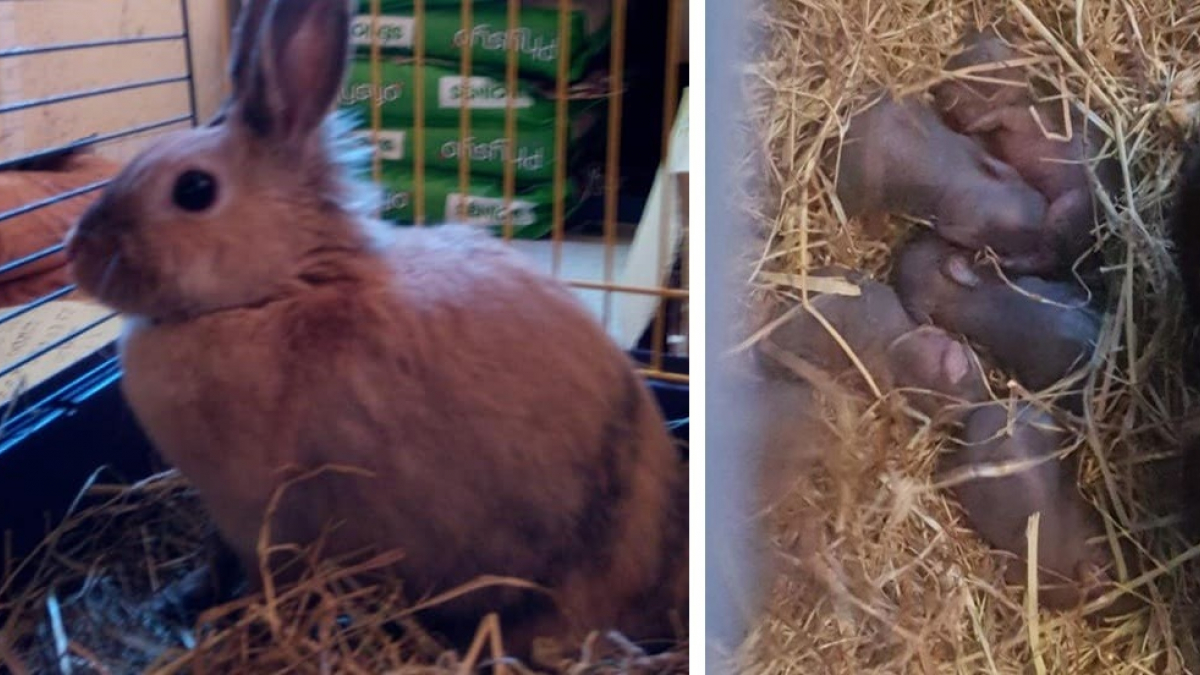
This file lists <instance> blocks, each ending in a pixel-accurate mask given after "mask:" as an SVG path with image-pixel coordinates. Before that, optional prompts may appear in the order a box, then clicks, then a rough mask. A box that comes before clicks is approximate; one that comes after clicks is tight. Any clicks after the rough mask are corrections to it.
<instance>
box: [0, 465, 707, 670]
mask: <svg viewBox="0 0 1200 675" xmlns="http://www.w3.org/2000/svg"><path fill="white" fill-rule="evenodd" d="M93 482H94V484H92V485H90V486H89V487H87V489H85V490H84V492H83V493H82V494H81V496H80V498H79V499H78V500H77V502H76V505H75V507H74V508H73V509H72V513H71V514H70V515H69V516H68V517H67V518H66V519H65V520H64V521H63V522H62V523H61V524H60V525H59V526H57V527H55V528H54V529H53V530H52V531H51V532H50V533H49V534H48V535H47V537H46V538H45V540H44V541H43V542H42V543H41V545H40V546H39V547H38V549H37V550H36V551H34V552H33V553H31V554H30V555H28V556H26V557H25V558H24V559H22V560H15V559H12V558H11V557H9V556H8V555H6V556H5V559H4V560H3V564H4V567H3V569H2V571H3V573H4V574H3V576H2V577H0V672H4V673H12V674H13V675H25V674H27V673H62V674H63V675H82V674H85V673H86V674H89V675H91V674H97V675H109V674H113V675H116V674H118V673H122V674H123V673H155V674H159V675H167V674H171V673H202V672H213V673H260V672H261V673H267V672H272V673H275V672H278V673H284V672H286V673H321V674H325V673H359V674H363V675H366V674H368V673H370V674H374V673H395V674H399V673H429V674H436V673H467V672H475V671H477V670H479V669H480V668H481V667H484V666H487V665H489V664H491V665H497V666H499V667H498V668H497V669H496V671H495V672H509V673H522V672H531V668H529V667H528V666H527V665H525V664H522V663H520V662H516V661H515V660H514V659H511V658H509V657H507V656H506V655H505V653H504V650H503V642H502V640H503V630H502V627H501V626H499V625H498V622H497V621H496V620H495V619H494V617H490V616H489V617H487V618H485V619H484V620H483V621H482V622H481V623H480V626H479V629H478V632H477V634H476V636H475V640H474V642H473V643H472V645H471V646H470V648H469V649H468V650H467V651H466V653H461V654H460V653H457V652H455V651H453V650H451V649H449V648H447V647H446V646H445V645H444V644H443V643H441V642H440V641H439V640H438V639H437V638H436V637H435V636H433V635H431V634H429V633H428V632H426V631H424V630H423V629H422V627H421V626H420V625H419V623H418V622H417V621H415V620H414V619H413V618H412V615H413V612H414V611H416V610H417V609H419V608H421V607H425V606H431V605H435V604H437V603H439V602H444V601H446V600H448V599H449V598H451V597H456V596H458V595H462V594H465V593H469V592H470V591H472V590H474V589H475V588H478V587H481V586H485V585H494V584H497V583H513V584H523V583H524V582H520V581H519V580H506V579H496V578H484V579H480V580H478V581H477V582H475V583H472V584H468V585H467V586H464V587H462V588H459V589H453V590H451V591H447V592H446V593H444V594H442V595H440V596H438V597H435V598H430V599H419V600H420V602H417V603H414V602H410V601H409V599H406V598H405V595H404V588H403V581H402V580H400V579H396V578H394V576H393V575H389V574H386V573H380V574H373V573H372V572H373V571H374V570H376V569H377V570H379V571H380V572H383V570H384V569H385V568H386V567H387V565H389V564H390V563H391V562H394V560H395V556H389V555H383V556H380V557H377V558H373V559H371V560H368V561H365V562H359V563H356V564H355V565H354V566H352V567H351V566H346V565H339V564H337V563H336V562H329V561H320V562H318V561H317V560H315V559H310V560H308V561H307V562H308V564H307V565H306V567H307V571H306V572H305V573H304V574H303V575H302V578H301V581H300V582H298V583H297V584H295V585H294V586H291V587H287V588H280V589H270V588H268V589H266V590H265V592H260V593H257V594H254V595H246V596H244V597H240V598H238V599H235V600H233V601H231V602H228V603H226V604H222V605H218V606H216V607H212V608H210V609H207V610H205V611H203V613H201V614H200V616H199V618H198V620H192V619H191V618H185V616H184V613H181V612H179V611H178V609H177V608H176V607H175V606H174V605H173V604H172V603H171V602H170V592H169V591H166V592H164V589H168V588H172V587H173V584H176V583H177V582H180V581H181V580H183V579H184V578H185V577H186V576H188V575H189V573H191V572H193V571H195V570H199V569H202V568H203V565H205V564H206V563H207V562H208V561H209V560H210V557H211V554H210V548H209V546H210V542H211V539H210V537H211V536H212V535H213V534H214V530H213V526H212V524H211V521H210V520H209V519H208V517H207V516H206V515H205V513H204V510H203V508H202V506H201V504H200V500H199V497H198V495H197V494H196V493H195V491H194V489H193V488H192V487H191V485H190V484H189V483H188V482H187V481H186V480H185V479H184V478H182V477H181V476H180V475H179V474H178V473H177V472H174V471H168V472H165V473H162V474H158V475H155V476H151V477H149V478H147V479H145V480H143V481H140V482H138V483H136V484H133V485H128V484H104V483H101V482H100V481H99V480H94V481H93ZM310 553H311V551H310V552H306V553H302V554H301V558H304V557H306V556H308V555H309V554H310ZM564 647H566V648H564ZM572 647H575V648H572ZM578 647H579V646H577V645H572V646H562V645H549V649H547V650H543V651H541V652H540V653H535V660H537V661H538V664H537V669H538V671H541V672H559V673H572V674H578V675H585V674H593V673H594V674H596V675H604V674H608V673H646V674H650V673H679V672H686V670H687V658H688V648H687V645H686V643H683V642H681V643H680V644H679V645H678V646H677V647H676V648H675V649H673V650H671V651H668V652H665V653H662V654H655V655H647V654H645V653H643V652H641V650H640V649H638V648H637V647H636V646H634V645H632V644H630V643H628V642H627V641H626V640H624V638H623V637H622V636H620V635H617V634H613V633H610V634H604V635H601V634H593V635H591V636H589V637H588V639H587V640H586V642H585V643H584V644H583V645H582V646H581V648H578ZM535 652H538V650H536V649H535Z"/></svg>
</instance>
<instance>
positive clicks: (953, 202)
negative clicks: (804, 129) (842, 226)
mask: <svg viewBox="0 0 1200 675" xmlns="http://www.w3.org/2000/svg"><path fill="white" fill-rule="evenodd" d="M837 196H838V199H839V200H840V201H841V203H842V205H843V206H844V208H845V209H846V212H847V214H848V215H851V216H855V215H860V214H869V213H879V212H896V213H905V214H909V215H913V216H919V217H928V218H931V219H932V220H933V224H934V227H935V228H936V229H937V231H938V234H940V235H941V236H943V237H945V238H946V239H948V240H950V241H953V242H955V243H957V244H959V245H960V246H965V247H967V248H970V249H972V250H977V249H983V248H985V247H990V248H992V249H993V250H994V251H995V252H996V254H997V255H998V256H999V257H1000V260H1001V262H1002V264H1003V265H1005V267H1006V268H1009V269H1012V270H1013V271H1016V272H1019V273H1029V274H1032V273H1041V272H1046V271H1049V270H1051V269H1053V268H1054V266H1055V264H1056V259H1055V256H1054V250H1053V247H1052V246H1051V245H1050V240H1049V238H1048V237H1049V235H1048V234H1047V232H1046V231H1045V229H1044V227H1043V221H1044V220H1045V216H1046V200H1045V198H1044V197H1043V196H1042V195H1040V194H1039V193H1038V192H1037V191H1036V190H1034V189H1033V188H1031V187H1029V185H1027V184H1026V183H1025V182H1024V181H1023V180H1022V179H1021V176H1020V175H1019V174H1018V173H1017V172H1016V171H1015V170H1013V168H1012V167H1010V166H1008V165H1006V164H1004V163H1003V162H1001V161H1000V160H998V159H996V158H995V157H992V156H991V155H989V154H988V153H987V152H986V151H985V150H984V148H983V147H982V146H981V145H979V144H978V143H977V142H975V141H974V140H972V139H971V138H968V137H967V136H963V135H961V134H957V133H955V132H954V131H952V130H950V128H949V127H947V126H946V125H945V124H944V123H943V122H942V121H941V119H940V118H939V117H938V115H937V113H935V112H934V111H933V110H932V109H931V108H930V107H929V106H927V105H925V104H924V103H922V102H921V101H919V100H916V99H912V98H908V99H900V100H897V99H894V98H892V97H890V96H884V97H883V98H882V99H881V100H879V101H878V102H876V103H875V104H874V105H872V106H871V107H869V108H867V109H866V110H864V111H862V112H860V113H858V114H856V115H855V116H854V117H853V118H852V119H851V120H850V126H849V128H848V130H847V131H846V136H845V141H844V143H843V144H842V147H841V160H840V163H839V165H838V171H837Z"/></svg>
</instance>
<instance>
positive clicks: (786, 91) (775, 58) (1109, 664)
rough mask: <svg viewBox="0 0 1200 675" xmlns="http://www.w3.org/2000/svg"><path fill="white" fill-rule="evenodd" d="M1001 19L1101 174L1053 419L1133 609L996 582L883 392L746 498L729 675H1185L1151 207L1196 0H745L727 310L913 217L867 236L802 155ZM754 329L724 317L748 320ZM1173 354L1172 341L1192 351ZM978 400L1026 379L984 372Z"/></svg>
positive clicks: (766, 296) (1171, 434) (1180, 394)
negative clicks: (741, 132) (808, 463)
mask: <svg viewBox="0 0 1200 675" xmlns="http://www.w3.org/2000/svg"><path fill="white" fill-rule="evenodd" d="M997 18H1002V19H1004V20H1006V21H1007V22H1009V23H1010V24H1012V25H1013V26H1014V27H1015V28H1016V30H1017V32H1018V34H1019V35H1021V36H1022V38H1023V40H1024V42H1025V43H1027V44H1029V45H1030V46H1031V47H1032V49H1033V51H1035V52H1036V54H1037V56H1038V57H1039V58H1038V59H1037V63H1036V64H1035V65H1034V66H1033V67H1034V68H1035V69H1036V70H1037V71H1038V72H1039V73H1040V74H1042V75H1044V76H1046V77H1049V78H1050V79H1051V81H1054V82H1058V83H1059V84H1060V88H1061V89H1063V90H1064V91H1065V92H1066V93H1067V94H1068V98H1069V100H1071V101H1072V103H1073V104H1075V105H1077V106H1079V107H1081V108H1082V109H1084V110H1087V111H1089V115H1090V117H1091V118H1092V119H1093V120H1095V121H1096V122H1098V123H1099V124H1100V126H1101V127H1102V129H1103V131H1104V133H1105V134H1106V136H1107V137H1108V138H1109V141H1108V143H1107V149H1106V151H1107V152H1109V153H1111V154H1112V156H1113V157H1114V158H1115V159H1116V160H1117V161H1118V162H1119V163H1120V165H1121V167H1122V169H1123V172H1122V173H1123V175H1122V178H1123V183H1122V185H1121V188H1120V189H1119V190H1117V191H1116V192H1115V193H1112V194H1107V195H1102V196H1101V197H1100V202H1099V203H1100V206H1099V210H1100V212H1101V213H1102V214H1103V215H1104V218H1103V220H1104V222H1103V225H1102V230H1101V233H1100V236H1101V238H1102V244H1103V248H1104V256H1105V261H1106V266H1105V277H1106V281H1107V286H1108V288H1109V289H1110V293H1109V296H1110V298H1109V301H1108V306H1107V315H1106V319H1105V323H1104V327H1103V330H1102V333H1101V338H1100V344H1099V346H1098V349H1097V356H1096V358H1095V359H1094V360H1093V362H1092V366H1091V368H1090V369H1089V371H1088V373H1087V376H1086V378H1084V379H1083V380H1082V381H1081V382H1079V383H1078V384H1076V385H1075V386H1082V387H1084V392H1085V397H1086V400H1087V401H1088V405H1087V406H1085V407H1086V408H1087V412H1086V414H1085V415H1084V416H1083V418H1082V419H1077V420H1075V423H1074V428H1075V429H1076V430H1077V432H1078V443H1077V444H1076V446H1075V453H1076V455H1077V456H1078V458H1079V462H1080V470H1079V483H1080V486H1081V489H1082V491H1083V493H1084V494H1085V496H1086V497H1087V498H1088V499H1089V500H1090V501H1092V502H1094V503H1095V504H1096V506H1097V508H1098V509H1099V510H1100V511H1101V512H1102V513H1103V514H1105V516H1106V518H1105V520H1106V521H1107V523H1108V531H1109V534H1108V536H1109V537H1110V538H1116V539H1128V540H1131V541H1132V542H1133V544H1134V546H1133V550H1134V551H1135V552H1136V554H1135V555H1133V556H1132V558H1131V559H1128V560H1126V561H1125V562H1126V565H1127V575H1126V576H1125V579H1126V580H1127V581H1126V583H1125V589H1126V590H1128V591H1129V592H1131V593H1133V594H1135V595H1136V596H1138V597H1140V598H1142V599H1143V600H1144V603H1143V608H1142V609H1141V610H1139V611H1137V612H1135V613H1133V614H1131V615H1127V616H1124V617H1119V618H1116V619H1113V620H1107V621H1096V620H1094V619H1093V620H1085V619H1084V617H1083V612H1082V611H1081V610H1076V611H1072V612H1067V613H1065V614H1055V613H1051V612H1038V611H1036V610H1032V609H1030V608H1029V607H1028V606H1027V604H1026V597H1025V595H1024V591H1022V590H1021V589H1014V588H1006V587H1005V585H1004V582H1003V574H1002V566H1003V565H1004V564H1006V562H1005V561H1004V560H1003V559H1001V558H999V557H998V556H995V555H993V554H992V553H990V552H989V550H988V549H987V547H986V546H985V545H984V544H983V543H982V541H981V540H980V539H979V538H978V537H977V536H976V535H975V534H974V533H973V532H972V531H971V530H970V529H968V528H967V526H966V525H965V523H964V521H963V518H962V515H961V512H960V511H959V508H958V506H957V505H956V504H955V503H954V502H953V500H952V499H949V498H948V497H947V495H946V494H944V493H943V492H942V491H941V490H939V489H938V488H937V486H936V485H935V484H934V482H933V473H934V468H935V465H936V458H937V454H938V453H939V452H941V451H944V450H946V449H947V448H948V437H947V434H946V432H945V431H944V430H942V429H931V428H929V427H928V426H927V425H924V424H923V423H922V422H921V421H920V420H914V419H912V417H911V416H906V415H905V414H904V413H903V412H902V411H901V410H900V409H899V406H898V405H897V402H896V401H895V400H891V399H887V398H885V399H884V400H882V401H869V405H868V406H864V407H861V408H859V409H857V410H855V411H854V414H853V415H851V416H849V417H847V416H844V415H843V416H842V418H841V419H840V420H834V421H833V422H832V423H833V424H834V425H835V427H836V429H835V431H836V432H837V434H838V435H839V439H840V440H839V442H838V443H836V444H835V445H836V447H832V448H829V449H828V452H827V453H826V461H825V462H824V463H823V464H822V465H821V466H819V467H817V468H816V469H815V470H814V471H813V472H811V474H810V475H806V476H801V477H799V479H798V483H797V485H796V486H795V488H794V489H793V490H792V491H791V492H790V493H789V495H788V496H787V498H786V499H785V500H784V501H782V502H779V503H777V504H775V505H774V506H773V508H771V509H770V510H769V511H768V512H767V513H766V515H765V522H766V525H767V526H766V529H765V532H766V534H767V549H768V554H769V555H768V558H769V561H770V564H772V565H774V572H775V573H774V574H772V575H769V576H768V577H767V580H766V582H765V583H766V586H767V592H766V593H765V594H764V595H765V597H766V598H768V599H769V600H768V606H767V607H766V610H765V612H764V616H763V617H762V618H761V620H759V621H757V623H756V624H755V625H754V627H753V629H752V630H751V633H750V634H749V636H748V638H747V639H746V641H745V643H744V644H743V645H742V647H741V649H740V653H739V654H737V655H736V656H737V658H738V659H739V662H740V666H741V668H742V669H743V672H750V673H760V672H761V673H766V672H770V673H785V672H790V673H805V674H809V673H812V674H816V673H912V672H922V673H924V672H939V673H976V672H995V673H1039V674H1040V673H1182V672H1200V652H1198V651H1197V644H1196V638H1195V628H1196V626H1198V625H1200V623H1198V622H1200V617H1197V611H1198V610H1197V596H1198V595H1200V569H1197V565H1196V563H1195V559H1196V558H1197V557H1198V556H1200V547H1196V546H1194V545H1193V544H1192V543H1191V542H1190V541H1189V540H1188V538H1187V537H1185V536H1184V535H1183V534H1181V533H1180V528H1179V527H1178V526H1179V524H1180V515H1179V514H1180V508H1181V503H1182V500H1183V498H1185V497H1186V498H1192V499H1194V498H1195V496H1194V495H1188V494H1181V490H1180V480H1179V474H1180V446H1181V444H1182V443H1183V442H1184V441H1185V440H1186V439H1187V438H1188V437H1189V430H1188V429H1189V424H1188V421H1187V417H1186V411H1189V410H1192V409H1194V408H1195V406H1196V403H1197V401H1196V390H1195V389H1194V388H1193V387H1192V386H1190V385H1189V384H1188V382H1189V379H1188V372H1187V371H1188V368H1187V367H1186V364H1185V361H1186V360H1187V357H1186V354H1188V353H1190V351H1189V350H1190V344H1191V335H1190V327H1189V326H1188V325H1187V321H1186V319H1185V316H1184V312H1185V310H1184V308H1183V298H1182V295H1181V290H1180V288H1179V280H1178V275H1177V271H1176V270H1175V269H1174V266H1173V261H1172V259H1171V255H1170V249H1169V246H1168V243H1167V241H1166V234H1165V233H1166V223H1165V219H1166V217H1167V215H1168V213H1169V208H1170V203H1171V201H1172V195H1173V189H1174V179H1175V176H1176V173H1177V170H1178V166H1179V160H1180V153H1181V150H1182V148H1183V142H1184V139H1185V138H1186V137H1187V136H1188V134H1189V133H1191V131H1192V128H1193V126H1194V122H1195V118H1196V113H1197V103H1196V101H1197V100H1198V99H1197V90H1196V87H1197V82H1198V81H1200V56H1197V55H1198V54H1200V38H1198V37H1197V30H1200V7H1197V6H1196V5H1195V4H1194V3H1177V2H1168V1H1166V0H1093V1H1082V0H1081V1H1079V2H1072V1H1066V0H1062V1H1048V0H1043V1H1040V2H1039V1H1038V0H1009V1H1008V2H991V3H986V2H965V1H959V0H924V1H916V0H898V1H896V2H877V1H870V0H839V1H836V2H834V1H829V0H766V1H765V2H764V4H762V5H761V6H760V7H758V8H757V9H756V12H755V14H754V17H753V23H754V27H755V38H756V41H757V42H758V45H757V48H758V51H757V53H756V54H754V56H753V57H752V59H751V62H750V64H749V65H748V67H747V69H746V71H745V82H746V86H747V90H746V91H747V93H748V100H749V101H750V106H749V109H748V111H747V118H748V119H747V122H748V124H747V134H748V138H749V139H750V141H751V143H750V145H751V146H752V151H751V153H750V155H749V157H748V158H746V159H745V161H744V162H743V163H742V164H741V167H740V168H741V169H742V170H743V173H744V175H745V177H746V181H745V183H746V185H747V193H746V194H745V195H744V203H745V204H746V205H747V209H748V210H749V211H750V215H751V217H752V218H753V220H755V221H756V222H757V223H758V225H759V226H760V227H759V230H758V231H759V233H760V234H761V241H760V243H761V246H760V247H759V248H757V249H756V250H755V251H753V253H752V255H751V256H750V258H751V259H750V260H749V261H748V268H749V269H748V270H747V274H746V277H745V278H747V279H749V280H750V284H751V293H750V297H749V301H748V303H747V308H748V310H749V314H750V315H751V316H755V317H758V318H761V317H762V316H763V315H764V314H768V313H769V310H765V309H764V308H768V307H770V306H772V305H775V304H777V303H779V302H794V301H796V300H797V299H798V298H799V297H800V296H801V294H802V293H803V292H804V290H803V289H804V288H805V284H806V277H805V276H804V275H803V274H802V272H803V271H804V270H806V269H809V268H812V267H814V266H817V265H825V264H830V263H832V264H839V265H848V266H851V267H856V268H859V269H862V270H865V271H867V272H868V273H869V274H871V275H872V276H874V277H875V278H877V279H886V278H887V274H888V272H889V265H890V257H891V251H892V250H893V248H894V246H895V244H896V243H897V242H898V241H899V240H900V239H902V238H903V237H904V236H905V235H906V234H907V233H908V232H910V231H911V229H912V228H913V227H914V226H916V225H915V224H914V223H913V222H912V221H910V220H907V219H903V218H900V217H891V218H890V219H889V223H888V227H887V228H886V231H884V232H871V233H867V232H865V231H864V229H863V226H862V224H861V223H859V222H858V221H856V220H850V221H848V220H847V219H846V218H844V217H843V216H842V215H841V210H840V205H839V204H837V200H836V198H835V197H834V196H833V190H832V185H833V183H832V181H833V177H832V176H831V175H829V173H828V172H827V171H826V169H825V165H823V163H822V151H823V150H824V149H827V148H829V147H831V144H832V143H836V140H837V138H838V135H839V134H840V133H841V132H842V130H843V129H844V127H845V124H846V121H847V120H848V118H849V116H850V115H851V114H852V113H854V112H856V111H857V110H859V109H861V108H862V107H863V106H864V105H865V104H867V103H869V102H870V97H869V95H870V94H871V93H872V92H873V91H875V90H877V88H878V87H880V86H883V87H886V88H889V89H891V90H893V91H895V92H898V93H901V94H907V93H915V92H920V91H923V90H926V89H927V88H928V87H929V86H930V85H931V84H933V83H934V82H936V81H938V79H939V78H941V77H944V76H945V74H944V73H943V71H942V68H941V64H942V63H944V62H945V60H946V58H947V56H948V55H949V54H950V53H952V51H953V50H954V48H955V42H956V41H957V40H958V38H959V37H960V36H961V35H962V32H963V30H964V29H965V28H967V27H968V26H982V25H985V24H987V23H990V22H992V21H993V20H995V19H997ZM756 327H757V325H750V326H747V334H752V333H753V331H754V329H755V328H756ZM1193 360H1194V359H1193ZM991 384H992V390H993V393H994V394H995V395H996V396H997V397H998V398H1007V397H1010V396H1011V397H1017V398H1021V397H1024V398H1035V397H1036V396H1035V395H1034V394H1031V393H1029V392H1027V391H1024V390H1022V389H1020V388H1019V387H1018V386H1016V385H1015V383H1010V382H1008V380H1007V379H1006V378H1005V377H1003V374H1001V373H992V381H991Z"/></svg>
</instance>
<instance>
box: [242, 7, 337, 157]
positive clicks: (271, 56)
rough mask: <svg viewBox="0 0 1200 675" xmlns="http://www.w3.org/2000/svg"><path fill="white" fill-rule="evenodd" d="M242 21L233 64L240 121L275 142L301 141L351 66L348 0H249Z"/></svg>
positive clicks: (318, 122) (329, 103)
mask: <svg viewBox="0 0 1200 675" xmlns="http://www.w3.org/2000/svg"><path fill="white" fill-rule="evenodd" d="M239 23H240V26H239V30H238V35H237V39H236V44H235V45H234V48H233V54H232V60H231V61H230V66H229V68H230V76H231V77H232V79H233V101H232V103H233V105H232V108H233V109H234V110H236V116H237V117H238V123H239V124H243V125H245V126H247V127H248V128H249V129H250V131H251V132H252V133H254V134H255V135H257V136H259V137H262V138H265V139H268V140H270V141H271V142H273V143H279V144H285V145H291V144H292V143H303V142H304V140H305V138H306V137H307V136H308V135H309V134H311V133H312V132H313V131H314V130H315V129H317V127H319V126H320V125H321V121H322V120H323V119H324V118H325V115H326V114H327V113H328V112H329V110H330V108H331V107H332V105H333V102H334V100H335V99H336V98H337V94H338V89H339V87H340V86H341V83H342V78H343V77H344V75H345V72H346V65H347V60H348V55H349V43H350V7H349V4H348V2H347V0H269V1H268V0H250V2H249V4H248V5H247V6H246V8H245V10H244V11H243V15H242V19H241V20H240V22H239ZM256 23H260V24H261V25H260V26H259V27H258V28H257V29H256V28H255V24H256Z"/></svg>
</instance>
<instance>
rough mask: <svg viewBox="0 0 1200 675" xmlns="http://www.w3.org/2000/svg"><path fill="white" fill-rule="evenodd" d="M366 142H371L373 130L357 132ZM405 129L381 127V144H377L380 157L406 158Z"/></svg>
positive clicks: (391, 158)
mask: <svg viewBox="0 0 1200 675" xmlns="http://www.w3.org/2000/svg"><path fill="white" fill-rule="evenodd" d="M355 135H356V136H358V137H359V138H361V139H362V140H363V141H365V142H366V143H368V144H369V143H370V142H371V140H372V139H371V132H370V131H369V130H368V131H359V132H357V133H356V134H355ZM406 140H407V139H406V137H405V132H404V131H399V130H390V129H380V130H379V144H378V145H377V146H376V150H377V152H379V157H380V159H390V160H401V159H404V147H405V143H406Z"/></svg>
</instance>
